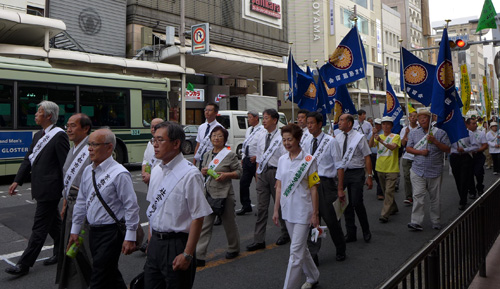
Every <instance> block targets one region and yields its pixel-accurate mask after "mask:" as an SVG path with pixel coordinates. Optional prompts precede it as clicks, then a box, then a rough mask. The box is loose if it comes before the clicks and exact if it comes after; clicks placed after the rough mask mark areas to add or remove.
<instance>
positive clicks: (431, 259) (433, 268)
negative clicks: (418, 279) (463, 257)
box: [426, 247, 440, 289]
mask: <svg viewBox="0 0 500 289" xmlns="http://www.w3.org/2000/svg"><path fill="white" fill-rule="evenodd" d="M426 271H427V272H426V278H427V282H426V283H427V284H429V288H430V289H439V282H440V275H439V247H438V248H436V249H435V250H433V251H432V252H431V253H430V254H429V256H427V268H426Z"/></svg>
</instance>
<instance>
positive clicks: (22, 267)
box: [5, 264, 30, 276]
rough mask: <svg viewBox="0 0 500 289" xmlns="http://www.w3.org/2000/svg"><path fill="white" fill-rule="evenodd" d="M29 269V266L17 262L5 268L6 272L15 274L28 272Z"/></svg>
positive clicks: (19, 274)
mask: <svg viewBox="0 0 500 289" xmlns="http://www.w3.org/2000/svg"><path fill="white" fill-rule="evenodd" d="M29 271H30V267H28V266H25V265H23V264H17V265H16V266H12V267H9V268H7V269H5V272H6V273H9V274H11V275H16V276H23V275H26V274H28V272H29Z"/></svg>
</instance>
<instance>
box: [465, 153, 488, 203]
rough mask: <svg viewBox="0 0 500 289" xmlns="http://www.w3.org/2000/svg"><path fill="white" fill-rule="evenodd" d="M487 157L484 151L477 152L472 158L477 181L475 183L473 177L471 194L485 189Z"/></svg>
mask: <svg viewBox="0 0 500 289" xmlns="http://www.w3.org/2000/svg"><path fill="white" fill-rule="evenodd" d="M485 161H486V157H485V156H484V154H483V153H482V152H480V153H475V154H474V156H473V158H472V165H473V167H474V176H475V177H476V182H475V184H474V179H472V181H471V183H470V184H469V194H471V195H476V193H479V194H482V193H483V191H484V184H483V181H484V162H485Z"/></svg>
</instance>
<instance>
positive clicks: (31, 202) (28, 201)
mask: <svg viewBox="0 0 500 289" xmlns="http://www.w3.org/2000/svg"><path fill="white" fill-rule="evenodd" d="M25 201H26V203H30V204H34V203H35V202H33V201H30V200H25Z"/></svg>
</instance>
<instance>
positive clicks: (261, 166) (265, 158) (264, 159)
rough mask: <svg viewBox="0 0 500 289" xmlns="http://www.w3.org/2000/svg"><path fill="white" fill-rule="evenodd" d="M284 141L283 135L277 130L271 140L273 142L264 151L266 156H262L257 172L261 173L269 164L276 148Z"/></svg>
mask: <svg viewBox="0 0 500 289" xmlns="http://www.w3.org/2000/svg"><path fill="white" fill-rule="evenodd" d="M282 141H283V139H282V137H281V135H280V134H279V132H276V133H275V135H274V137H273V139H272V140H271V144H270V145H269V147H268V148H267V150H266V151H265V152H264V156H263V157H262V161H261V162H260V163H259V168H258V169H257V173H258V174H261V173H262V171H263V170H264V168H265V167H266V166H267V163H268V162H269V160H270V159H271V156H272V155H273V154H274V152H275V151H276V149H277V148H278V147H279V146H280V145H281V142H282Z"/></svg>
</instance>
